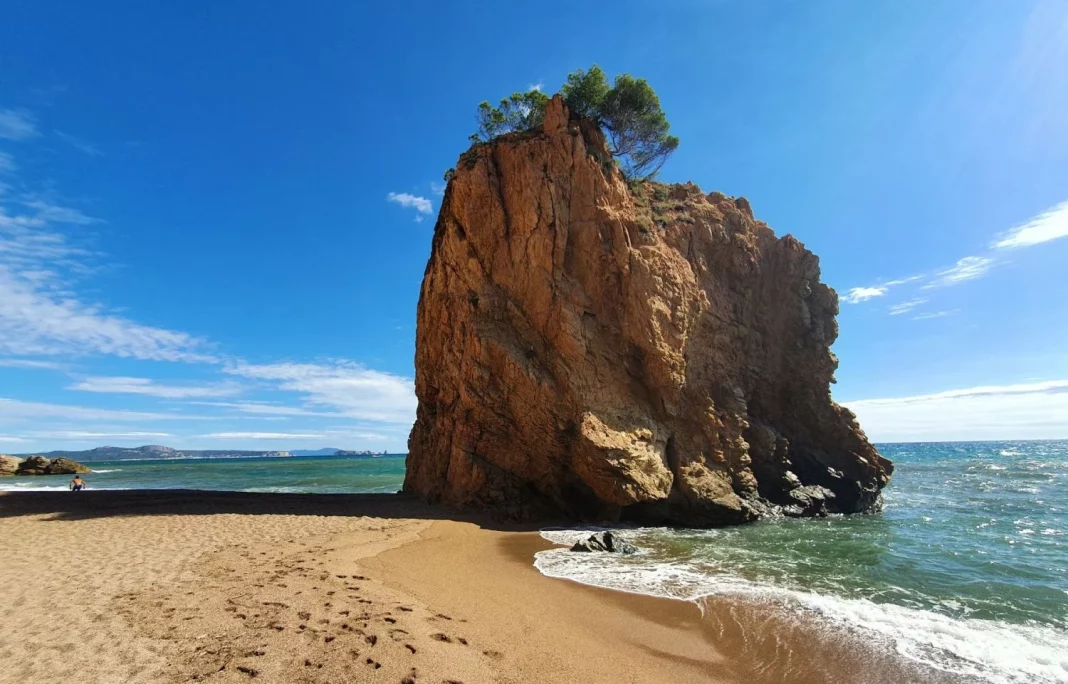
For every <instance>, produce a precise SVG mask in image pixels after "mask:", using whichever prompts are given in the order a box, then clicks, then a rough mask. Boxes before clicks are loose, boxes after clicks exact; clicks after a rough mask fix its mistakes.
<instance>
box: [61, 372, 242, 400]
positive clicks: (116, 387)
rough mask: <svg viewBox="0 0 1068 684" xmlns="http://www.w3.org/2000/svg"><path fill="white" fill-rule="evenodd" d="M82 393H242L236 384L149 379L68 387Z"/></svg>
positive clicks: (95, 381) (190, 395) (99, 380)
mask: <svg viewBox="0 0 1068 684" xmlns="http://www.w3.org/2000/svg"><path fill="white" fill-rule="evenodd" d="M67 389H69V390H78V391H81V392H98V393H104V394H142V395H145V396H150V397H162V398H164V399H189V398H201V397H229V396H233V395H235V394H240V393H241V387H240V386H239V385H237V384H236V383H221V384H218V383H217V384H212V385H200V386H195V385H160V384H157V383H156V382H155V381H154V380H150V379H149V378H127V377H99V376H98V377H88V378H85V379H83V380H80V381H78V382H75V383H74V384H72V385H69V386H68V387H67Z"/></svg>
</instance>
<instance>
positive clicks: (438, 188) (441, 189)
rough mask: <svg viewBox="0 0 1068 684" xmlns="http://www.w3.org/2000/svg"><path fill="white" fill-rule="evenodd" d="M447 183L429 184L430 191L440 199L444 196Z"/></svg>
mask: <svg viewBox="0 0 1068 684" xmlns="http://www.w3.org/2000/svg"><path fill="white" fill-rule="evenodd" d="M446 185H448V184H447V183H439V182H437V181H431V182H430V190H431V192H433V193H434V194H435V195H437V196H438V197H442V196H443V195H444V194H445V186H446Z"/></svg>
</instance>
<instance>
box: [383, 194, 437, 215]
mask: <svg viewBox="0 0 1068 684" xmlns="http://www.w3.org/2000/svg"><path fill="white" fill-rule="evenodd" d="M386 199H387V200H388V201H390V202H394V203H396V204H399V205H401V206H402V207H405V208H407V209H415V210H416V211H417V212H419V213H420V214H431V213H433V212H434V206H433V204H432V203H431V202H430V200H428V199H427V198H426V197H419V196H418V195H409V194H408V193H406V192H400V193H398V192H391V193H389V194H388V195H386Z"/></svg>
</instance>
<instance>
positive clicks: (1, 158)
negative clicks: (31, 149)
mask: <svg viewBox="0 0 1068 684" xmlns="http://www.w3.org/2000/svg"><path fill="white" fill-rule="evenodd" d="M18 168H19V167H18V164H16V163H15V158H14V157H12V156H11V155H10V154H8V153H7V152H3V151H0V173H12V172H14V171H17V170H18Z"/></svg>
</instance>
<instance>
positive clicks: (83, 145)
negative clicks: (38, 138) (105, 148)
mask: <svg viewBox="0 0 1068 684" xmlns="http://www.w3.org/2000/svg"><path fill="white" fill-rule="evenodd" d="M55 134H56V137H58V138H59V139H60V140H62V141H63V142H65V143H67V144H69V145H70V146H71V147H73V148H74V149H76V150H78V151H80V152H84V153H86V154H88V155H89V156H92V157H98V156H100V155H102V154H104V153H103V152H101V151H100V148H99V147H97V146H96V145H94V144H93V143H91V142H89V141H88V140H82V139H81V138H77V137H75V136H73V135H71V134H70V133H64V132H63V131H55Z"/></svg>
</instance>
